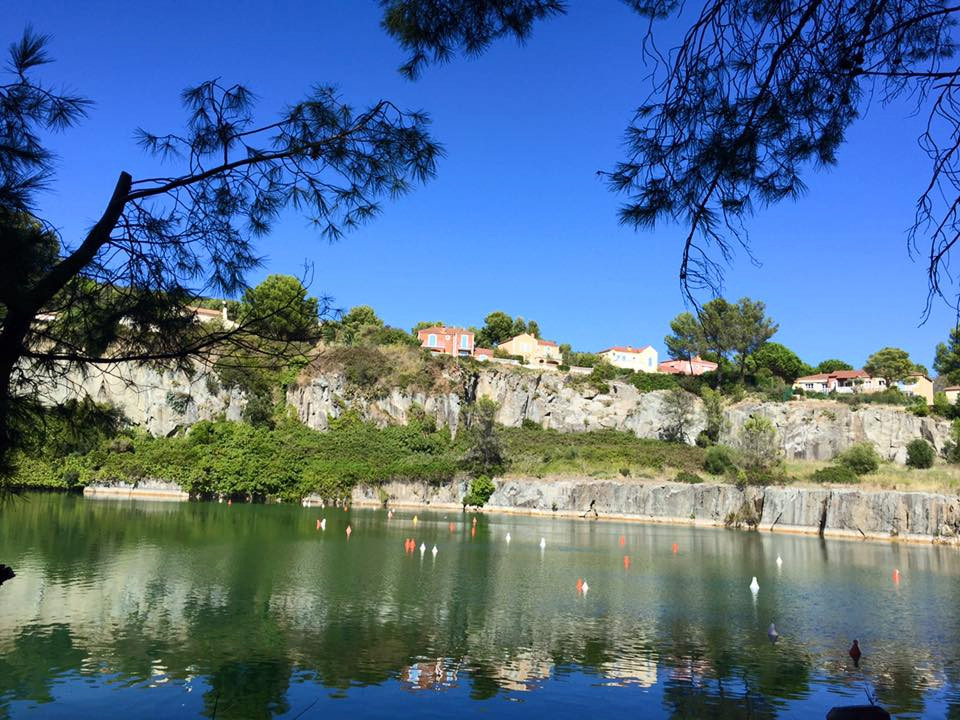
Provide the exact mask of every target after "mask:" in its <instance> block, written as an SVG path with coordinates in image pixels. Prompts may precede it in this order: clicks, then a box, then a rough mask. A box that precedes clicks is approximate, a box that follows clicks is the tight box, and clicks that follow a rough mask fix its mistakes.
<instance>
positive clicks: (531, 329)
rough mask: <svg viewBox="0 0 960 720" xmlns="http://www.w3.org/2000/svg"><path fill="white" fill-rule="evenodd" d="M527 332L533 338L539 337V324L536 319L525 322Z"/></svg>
mask: <svg viewBox="0 0 960 720" xmlns="http://www.w3.org/2000/svg"><path fill="white" fill-rule="evenodd" d="M527 332H528V333H530V334H531V335H533V336H534V337H535V338H539V337H540V325H539V323H537V321H536V320H531V321H530V322H528V323H527Z"/></svg>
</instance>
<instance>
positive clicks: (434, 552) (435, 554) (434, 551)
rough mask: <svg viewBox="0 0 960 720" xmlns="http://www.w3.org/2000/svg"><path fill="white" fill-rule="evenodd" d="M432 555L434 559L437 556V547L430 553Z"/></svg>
mask: <svg viewBox="0 0 960 720" xmlns="http://www.w3.org/2000/svg"><path fill="white" fill-rule="evenodd" d="M430 554H431V555H433V556H434V557H436V556H437V546H436V545H434V546H433V550H431V551H430Z"/></svg>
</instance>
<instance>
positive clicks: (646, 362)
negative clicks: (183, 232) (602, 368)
mask: <svg viewBox="0 0 960 720" xmlns="http://www.w3.org/2000/svg"><path fill="white" fill-rule="evenodd" d="M597 355H599V356H600V357H601V358H603V360H604V361H606V362H608V363H610V364H611V365H613V366H614V367H618V368H624V369H625V370H633V371H635V372H645V373H655V372H657V365H658V363H657V351H656V350H654V349H653V346H651V345H644V346H643V347H641V348H634V347H630V346H629V345H627V346H625V347H624V346H614V347H612V348H607V349H606V350H601V351H600V352H598V353H597Z"/></svg>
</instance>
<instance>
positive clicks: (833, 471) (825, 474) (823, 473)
mask: <svg viewBox="0 0 960 720" xmlns="http://www.w3.org/2000/svg"><path fill="white" fill-rule="evenodd" d="M810 479H811V480H813V481H814V482H817V483H831V484H838V485H840V484H843V485H849V484H852V483H858V482H860V478H859V477H858V476H857V474H856V473H855V472H854V471H853V470H852V469H851V468H850V467H849V466H847V465H831V466H829V467H825V468H821V469H820V470H817V471H816V472H815V473H813V475H811V476H810Z"/></svg>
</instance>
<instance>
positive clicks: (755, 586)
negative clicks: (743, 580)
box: [750, 575, 760, 593]
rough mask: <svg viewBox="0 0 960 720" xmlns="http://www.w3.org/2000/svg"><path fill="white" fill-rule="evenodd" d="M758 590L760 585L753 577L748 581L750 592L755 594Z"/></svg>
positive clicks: (755, 577)
mask: <svg viewBox="0 0 960 720" xmlns="http://www.w3.org/2000/svg"><path fill="white" fill-rule="evenodd" d="M758 590H760V583H758V582H757V576H756V575H754V576H753V580H751V581H750V592H752V593H755V592H757V591H758Z"/></svg>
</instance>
